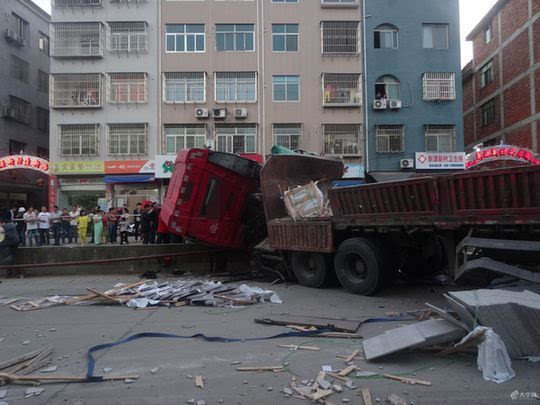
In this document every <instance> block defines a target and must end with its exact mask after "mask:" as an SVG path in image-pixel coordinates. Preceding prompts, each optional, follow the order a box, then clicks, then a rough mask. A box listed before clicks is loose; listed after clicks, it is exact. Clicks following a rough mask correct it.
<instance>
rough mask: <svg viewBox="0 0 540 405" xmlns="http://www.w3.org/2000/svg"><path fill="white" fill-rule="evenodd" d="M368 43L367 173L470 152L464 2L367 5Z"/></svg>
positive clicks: (406, 0) (394, 0)
mask: <svg viewBox="0 0 540 405" xmlns="http://www.w3.org/2000/svg"><path fill="white" fill-rule="evenodd" d="M365 41H366V44H365V46H366V49H365V52H366V53H365V54H366V78H367V80H366V102H367V105H366V115H367V117H366V131H367V134H366V135H367V142H366V148H367V150H366V170H367V171H368V172H370V173H377V172H402V173H403V174H404V176H406V173H410V172H413V171H414V168H413V167H411V161H409V159H412V162H414V158H415V152H428V151H432V152H453V151H463V150H464V145H463V118H462V87H461V66H460V37H459V4H458V0H365ZM412 166H414V164H413V165H412Z"/></svg>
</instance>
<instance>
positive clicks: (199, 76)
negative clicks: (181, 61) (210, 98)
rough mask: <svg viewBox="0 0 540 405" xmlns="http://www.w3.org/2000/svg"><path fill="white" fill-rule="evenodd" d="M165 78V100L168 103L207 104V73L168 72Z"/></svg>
mask: <svg viewBox="0 0 540 405" xmlns="http://www.w3.org/2000/svg"><path fill="white" fill-rule="evenodd" d="M163 76H164V81H163V100H164V101H165V102H166V103H205V102H206V73H204V72H166V73H164V74H163Z"/></svg>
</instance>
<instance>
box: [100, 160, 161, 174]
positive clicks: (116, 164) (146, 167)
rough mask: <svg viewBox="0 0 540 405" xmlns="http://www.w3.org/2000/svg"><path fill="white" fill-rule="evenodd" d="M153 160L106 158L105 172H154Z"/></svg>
mask: <svg viewBox="0 0 540 405" xmlns="http://www.w3.org/2000/svg"><path fill="white" fill-rule="evenodd" d="M154 171H155V163H154V161H153V160H107V161H105V174H154Z"/></svg>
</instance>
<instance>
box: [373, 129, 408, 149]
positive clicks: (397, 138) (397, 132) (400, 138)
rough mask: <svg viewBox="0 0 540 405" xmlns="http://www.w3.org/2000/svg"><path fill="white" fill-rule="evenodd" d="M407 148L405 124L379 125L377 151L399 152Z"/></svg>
mask: <svg viewBox="0 0 540 405" xmlns="http://www.w3.org/2000/svg"><path fill="white" fill-rule="evenodd" d="M404 148H405V127H404V126H403V125H377V152H378V153H399V152H403V150H404Z"/></svg>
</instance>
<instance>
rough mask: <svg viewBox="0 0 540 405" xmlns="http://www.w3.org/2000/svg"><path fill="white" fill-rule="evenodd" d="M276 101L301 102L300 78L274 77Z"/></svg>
mask: <svg viewBox="0 0 540 405" xmlns="http://www.w3.org/2000/svg"><path fill="white" fill-rule="evenodd" d="M272 99H273V100H274V101H300V76H272Z"/></svg>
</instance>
